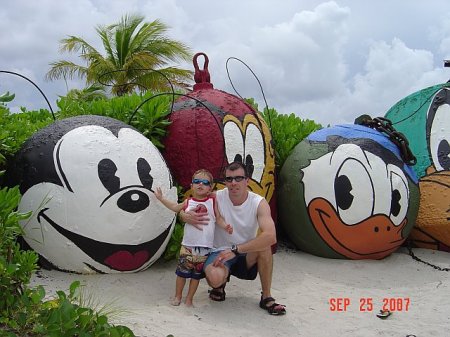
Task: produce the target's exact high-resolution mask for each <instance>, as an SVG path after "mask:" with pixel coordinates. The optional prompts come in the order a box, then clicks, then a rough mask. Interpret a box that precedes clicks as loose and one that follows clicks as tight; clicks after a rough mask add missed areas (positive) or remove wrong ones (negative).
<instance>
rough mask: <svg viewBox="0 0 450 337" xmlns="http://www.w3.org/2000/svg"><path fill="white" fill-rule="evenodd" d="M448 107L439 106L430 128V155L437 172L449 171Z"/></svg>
mask: <svg viewBox="0 0 450 337" xmlns="http://www.w3.org/2000/svg"><path fill="white" fill-rule="evenodd" d="M449 117H450V105H448V104H443V105H441V106H439V108H438V109H437V110H436V113H435V115H434V118H433V122H432V125H431V128H430V135H429V137H430V140H429V142H430V155H431V159H432V160H433V164H434V167H435V168H436V170H437V171H448V170H450V158H449V155H450V145H449V143H448V142H449V139H448V135H449V133H448V130H449V129H450V118H449Z"/></svg>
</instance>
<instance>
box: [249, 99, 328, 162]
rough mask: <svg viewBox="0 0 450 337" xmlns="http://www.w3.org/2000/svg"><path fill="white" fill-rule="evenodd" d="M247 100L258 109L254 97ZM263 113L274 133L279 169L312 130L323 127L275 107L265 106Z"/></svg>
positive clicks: (276, 160) (273, 138)
mask: <svg viewBox="0 0 450 337" xmlns="http://www.w3.org/2000/svg"><path fill="white" fill-rule="evenodd" d="M246 101H247V103H249V104H250V105H252V106H253V108H254V109H255V110H257V111H258V104H256V103H255V101H254V99H253V98H250V99H246ZM260 113H261V112H260ZM261 114H262V116H263V118H264V120H265V122H266V124H267V125H268V126H269V129H270V131H271V133H272V140H273V146H274V150H275V166H276V168H277V170H278V171H279V170H280V169H281V167H282V166H283V164H284V162H285V161H286V159H287V157H289V155H290V154H291V152H292V150H293V149H294V147H295V146H296V145H297V144H298V143H300V142H301V141H302V140H303V139H304V138H306V137H307V136H308V135H309V134H311V133H312V132H314V131H316V130H319V129H322V125H320V124H317V123H316V122H314V121H312V120H310V119H301V118H300V117H298V116H296V115H295V114H293V113H291V114H290V115H286V114H280V113H278V112H277V111H276V110H275V109H273V108H269V109H267V108H264V112H262V113H261Z"/></svg>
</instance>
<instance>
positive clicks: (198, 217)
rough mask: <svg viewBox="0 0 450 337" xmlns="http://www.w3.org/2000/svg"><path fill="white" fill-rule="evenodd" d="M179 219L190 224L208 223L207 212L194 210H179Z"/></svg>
mask: <svg viewBox="0 0 450 337" xmlns="http://www.w3.org/2000/svg"><path fill="white" fill-rule="evenodd" d="M179 216H180V219H181V221H183V222H185V223H187V224H190V225H193V226H195V225H207V224H208V223H209V216H208V213H196V212H195V211H188V212H186V211H181V212H180V214H179Z"/></svg>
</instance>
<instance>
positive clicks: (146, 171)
mask: <svg viewBox="0 0 450 337" xmlns="http://www.w3.org/2000/svg"><path fill="white" fill-rule="evenodd" d="M151 169H152V168H151V167H150V164H149V163H148V161H146V160H145V159H144V158H139V159H138V161H137V172H138V175H139V179H140V180H141V183H142V186H144V187H145V188H146V189H148V190H150V191H151V190H152V186H153V177H152V176H151V175H150V170H151Z"/></svg>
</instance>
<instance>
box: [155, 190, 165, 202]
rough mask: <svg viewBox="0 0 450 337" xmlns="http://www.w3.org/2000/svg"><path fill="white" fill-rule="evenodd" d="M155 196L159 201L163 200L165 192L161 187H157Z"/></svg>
mask: <svg viewBox="0 0 450 337" xmlns="http://www.w3.org/2000/svg"><path fill="white" fill-rule="evenodd" d="M155 197H156V199H158V200H159V201H161V200H162V198H163V193H162V191H161V187H157V188H156V191H155Z"/></svg>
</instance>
